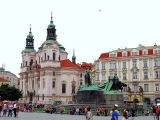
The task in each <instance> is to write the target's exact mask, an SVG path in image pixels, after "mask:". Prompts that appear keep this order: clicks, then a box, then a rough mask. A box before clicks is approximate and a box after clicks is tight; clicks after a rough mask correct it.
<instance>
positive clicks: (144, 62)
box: [143, 60, 148, 68]
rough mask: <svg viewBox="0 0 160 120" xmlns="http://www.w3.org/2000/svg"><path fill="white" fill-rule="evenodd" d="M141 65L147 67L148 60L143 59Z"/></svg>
mask: <svg viewBox="0 0 160 120" xmlns="http://www.w3.org/2000/svg"><path fill="white" fill-rule="evenodd" d="M143 67H145V68H146V67H148V62H147V60H143Z"/></svg>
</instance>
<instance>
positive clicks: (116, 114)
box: [111, 108, 118, 120]
mask: <svg viewBox="0 0 160 120" xmlns="http://www.w3.org/2000/svg"><path fill="white" fill-rule="evenodd" d="M112 111H113V112H112V118H111V120H118V113H117V112H116V111H115V108H112Z"/></svg>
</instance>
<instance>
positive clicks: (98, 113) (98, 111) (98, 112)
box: [96, 107, 101, 116]
mask: <svg viewBox="0 0 160 120" xmlns="http://www.w3.org/2000/svg"><path fill="white" fill-rule="evenodd" d="M100 112H101V108H100V107H98V108H97V111H96V113H97V116H100V115H101V114H100Z"/></svg>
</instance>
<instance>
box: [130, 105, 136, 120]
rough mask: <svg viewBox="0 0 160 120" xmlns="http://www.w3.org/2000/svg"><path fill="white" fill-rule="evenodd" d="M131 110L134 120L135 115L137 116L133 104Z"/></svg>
mask: <svg viewBox="0 0 160 120" xmlns="http://www.w3.org/2000/svg"><path fill="white" fill-rule="evenodd" d="M130 111H131V116H132V120H134V116H135V109H134V106H133V105H132V106H131V109H130Z"/></svg>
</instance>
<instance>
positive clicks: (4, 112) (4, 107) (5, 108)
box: [3, 102, 7, 117]
mask: <svg viewBox="0 0 160 120" xmlns="http://www.w3.org/2000/svg"><path fill="white" fill-rule="evenodd" d="M6 114H7V103H6V102H5V103H4V104H3V117H6Z"/></svg>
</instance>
